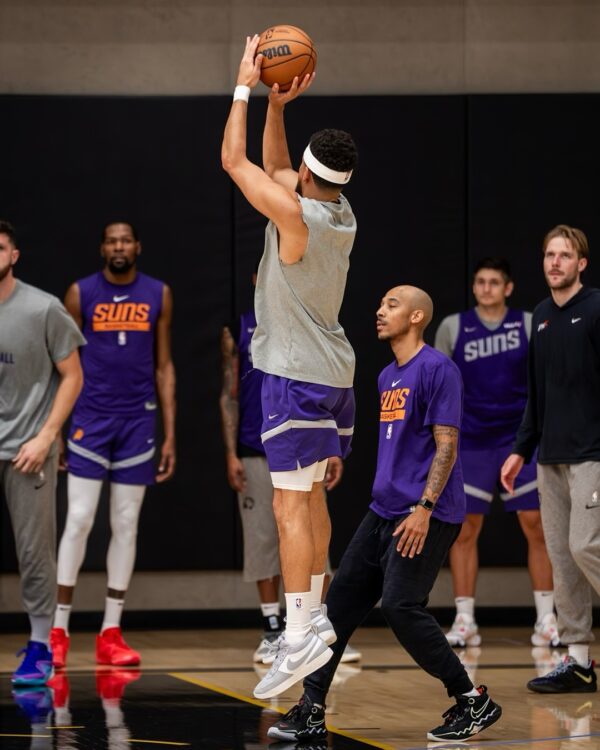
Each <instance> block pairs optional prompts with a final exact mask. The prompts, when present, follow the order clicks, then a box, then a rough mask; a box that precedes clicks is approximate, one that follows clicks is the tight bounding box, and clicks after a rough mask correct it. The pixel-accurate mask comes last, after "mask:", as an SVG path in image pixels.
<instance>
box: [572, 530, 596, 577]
mask: <svg viewBox="0 0 600 750" xmlns="http://www.w3.org/2000/svg"><path fill="white" fill-rule="evenodd" d="M569 551H570V552H571V556H572V558H573V560H575V563H576V564H577V566H578V567H579V568H581V570H586V568H587V567H588V566H589V565H590V564H591V565H593V566H594V567H597V566H598V558H597V553H596V552H595V551H594V550H592V549H590V546H589V544H588V543H587V541H586V540H585V539H581V538H578V537H576V536H574V535H571V536H570V537H569Z"/></svg>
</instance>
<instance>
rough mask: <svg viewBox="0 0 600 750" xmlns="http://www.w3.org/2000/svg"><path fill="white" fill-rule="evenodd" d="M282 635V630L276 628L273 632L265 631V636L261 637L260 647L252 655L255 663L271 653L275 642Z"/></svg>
mask: <svg viewBox="0 0 600 750" xmlns="http://www.w3.org/2000/svg"><path fill="white" fill-rule="evenodd" d="M280 635H281V630H274V631H273V632H272V633H263V637H262V638H261V640H260V643H259V644H258V648H257V649H256V651H255V652H254V655H253V656H252V661H253V662H254V663H255V664H256V663H260V662H261V661H263V659H264V657H265V656H267V655H269V654H270V653H271V649H272V648H273V644H274V643H275V641H276V640H277V639H278V638H279V636H280ZM276 650H277V649H275V651H276ZM273 658H274V657H273Z"/></svg>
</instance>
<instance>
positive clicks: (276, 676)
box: [254, 630, 333, 700]
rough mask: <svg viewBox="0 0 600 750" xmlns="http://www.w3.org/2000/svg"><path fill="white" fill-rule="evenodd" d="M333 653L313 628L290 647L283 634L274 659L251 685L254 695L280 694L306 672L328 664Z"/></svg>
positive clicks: (269, 696)
mask: <svg viewBox="0 0 600 750" xmlns="http://www.w3.org/2000/svg"><path fill="white" fill-rule="evenodd" d="M332 656H333V651H332V650H331V649H330V648H329V647H328V646H327V644H326V643H325V642H324V641H322V640H321V639H320V638H319V636H318V635H316V633H314V631H313V630H311V631H310V632H309V633H308V635H307V636H306V637H305V638H304V640H303V641H301V642H300V643H298V644H297V645H296V646H290V644H289V643H288V642H287V641H286V639H285V635H282V636H281V637H280V638H279V650H278V651H277V656H276V657H275V661H274V662H273V664H272V666H271V669H269V671H268V672H267V674H266V675H265V676H264V677H263V678H262V680H261V681H260V682H259V683H258V685H257V686H256V687H255V688H254V697H255V698H258V699H259V700H264V699H265V698H273V697H274V696H276V695H279V694H280V693H283V692H284V690H287V689H288V688H289V687H291V686H292V685H294V684H295V683H296V682H299V681H300V680H301V679H302V678H303V677H306V675H309V674H312V673H313V672H314V671H315V670H317V669H319V668H320V667H322V666H323V665H324V664H327V662H328V661H329V660H330V659H331V657H332Z"/></svg>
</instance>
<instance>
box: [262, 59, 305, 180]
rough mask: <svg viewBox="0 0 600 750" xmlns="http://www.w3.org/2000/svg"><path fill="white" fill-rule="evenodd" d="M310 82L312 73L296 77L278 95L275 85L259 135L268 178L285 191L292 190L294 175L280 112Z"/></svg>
mask: <svg viewBox="0 0 600 750" xmlns="http://www.w3.org/2000/svg"><path fill="white" fill-rule="evenodd" d="M314 79H315V74H314V73H313V74H312V75H306V76H304V78H303V79H302V81H299V80H298V78H297V77H296V78H294V81H293V83H292V86H291V88H290V89H289V91H286V92H283V93H279V85H278V84H277V83H275V84H274V85H273V88H272V89H271V93H270V94H269V108H268V109H267V118H266V120H265V129H264V132H263V166H264V169H265V172H266V173H267V175H268V176H269V177H271V179H273V180H275V182H277V183H279V184H280V185H283V186H284V187H286V188H288V190H295V189H296V186H297V184H298V172H297V171H296V170H295V169H294V168H293V167H292V160H291V159H290V152H289V149H288V144H287V137H286V134H285V123H284V117H283V111H284V109H285V105H286V104H287V103H288V102H291V101H292V99H295V98H296V97H297V96H299V95H300V94H302V93H304V92H305V91H306V89H307V88H308V87H309V86H310V85H311V83H312V82H313V81H314Z"/></svg>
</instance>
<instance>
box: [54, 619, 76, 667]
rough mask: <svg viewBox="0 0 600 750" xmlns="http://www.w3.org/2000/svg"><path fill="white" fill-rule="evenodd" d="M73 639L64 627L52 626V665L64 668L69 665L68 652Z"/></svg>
mask: <svg viewBox="0 0 600 750" xmlns="http://www.w3.org/2000/svg"><path fill="white" fill-rule="evenodd" d="M70 643H71V639H70V638H69V636H68V635H67V634H66V632H65V631H64V630H63V628H52V630H51V631H50V651H52V666H53V667H56V668H57V669H63V667H66V666H67V654H68V653H69V645H70Z"/></svg>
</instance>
